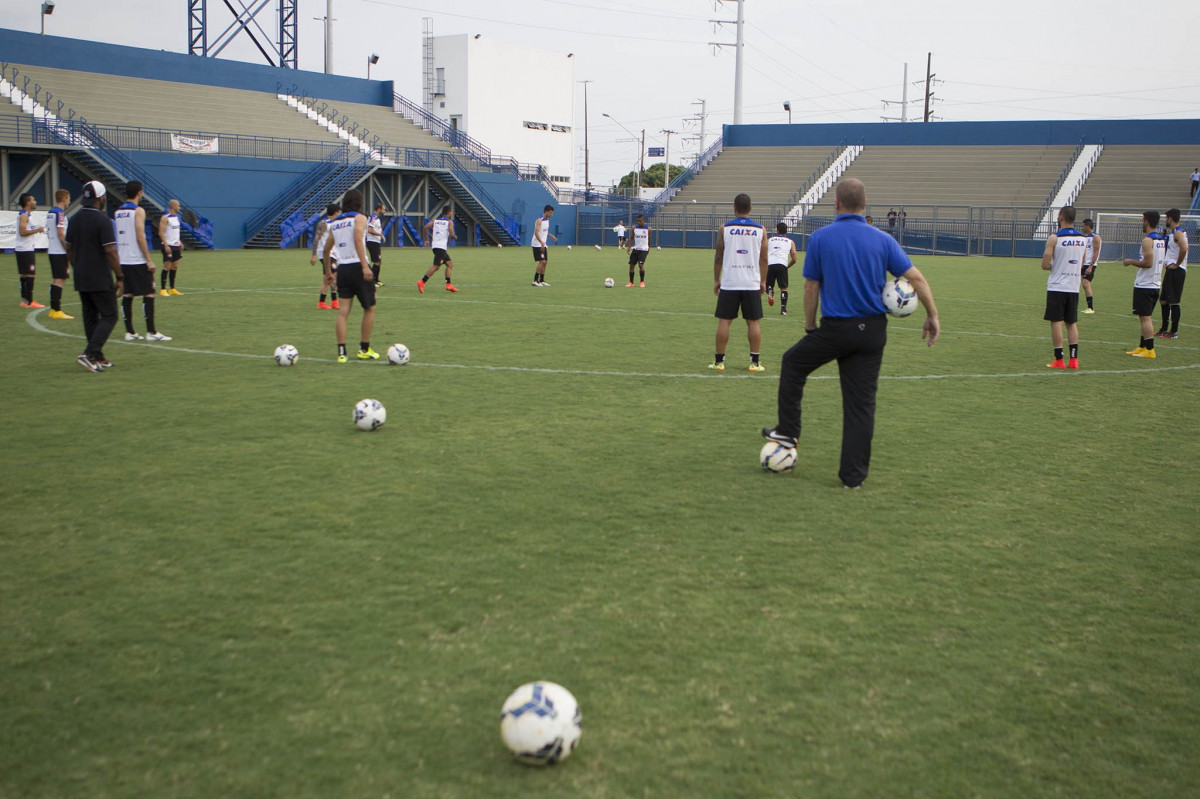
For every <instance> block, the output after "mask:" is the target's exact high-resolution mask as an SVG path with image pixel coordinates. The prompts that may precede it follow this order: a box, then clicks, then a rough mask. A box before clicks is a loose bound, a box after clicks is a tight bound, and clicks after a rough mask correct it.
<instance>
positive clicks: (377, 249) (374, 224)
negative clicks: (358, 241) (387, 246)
mask: <svg viewBox="0 0 1200 799" xmlns="http://www.w3.org/2000/svg"><path fill="white" fill-rule="evenodd" d="M382 214H383V203H375V211H374V212H373V213H372V214H371V216H370V218H369V219H367V255H369V256H371V271H372V272H373V273H374V274H375V288H383V284H382V283H380V282H379V271H380V270H381V269H383V220H382V219H381V218H380V216H382Z"/></svg>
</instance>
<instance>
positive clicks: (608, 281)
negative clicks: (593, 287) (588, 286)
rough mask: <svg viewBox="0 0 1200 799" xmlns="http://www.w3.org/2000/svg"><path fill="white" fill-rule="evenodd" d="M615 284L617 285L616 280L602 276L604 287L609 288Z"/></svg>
mask: <svg viewBox="0 0 1200 799" xmlns="http://www.w3.org/2000/svg"><path fill="white" fill-rule="evenodd" d="M615 285H617V281H615V280H613V279H612V278H611V277H606V278H604V288H606V289H610V288H612V287H613V286H615Z"/></svg>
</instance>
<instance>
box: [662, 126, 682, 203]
mask: <svg viewBox="0 0 1200 799" xmlns="http://www.w3.org/2000/svg"><path fill="white" fill-rule="evenodd" d="M659 133H665V134H667V149H666V150H665V151H664V152H665V154H666V156H667V171H666V173H665V174H664V175H663V188H664V189H665V188H667V187H668V186H670V185H671V134H672V133H678V131H674V130H660V131H659Z"/></svg>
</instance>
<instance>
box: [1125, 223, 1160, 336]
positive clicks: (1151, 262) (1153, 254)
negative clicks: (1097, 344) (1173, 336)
mask: <svg viewBox="0 0 1200 799" xmlns="http://www.w3.org/2000/svg"><path fill="white" fill-rule="evenodd" d="M1142 232H1143V233H1145V234H1146V237H1145V238H1144V239H1142V257H1141V258H1125V259H1124V260H1122V261H1121V263H1122V264H1123V265H1125V266H1136V267H1137V268H1138V271H1137V276H1136V277H1134V279H1133V312H1134V313H1135V314H1137V317H1138V321H1140V322H1141V327H1142V338H1141V343H1140V344H1139V345H1138V346H1137V347H1135V348H1134V349H1132V350H1130V351H1129V352H1127V353H1125V354H1126V355H1133V356H1136V357H1138V358H1157V357H1158V355H1156V354H1155V353H1154V318H1153V317H1154V303H1156V302H1158V292H1159V289H1160V288H1161V287H1162V273H1163V262H1164V261H1165V260H1166V257H1167V237H1166V236H1164V235H1163V234H1161V233H1159V232H1158V211H1147V212H1146V213H1144V214H1142Z"/></svg>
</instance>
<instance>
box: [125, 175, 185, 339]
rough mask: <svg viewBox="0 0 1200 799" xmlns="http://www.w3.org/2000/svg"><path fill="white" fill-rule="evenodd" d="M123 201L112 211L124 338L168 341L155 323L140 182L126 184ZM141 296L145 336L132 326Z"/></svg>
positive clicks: (152, 273) (151, 273)
mask: <svg viewBox="0 0 1200 799" xmlns="http://www.w3.org/2000/svg"><path fill="white" fill-rule="evenodd" d="M125 197H126V200H125V203H124V204H123V205H121V206H120V207H119V208H117V210H116V213H114V214H113V228H114V229H115V230H116V232H117V255H118V256H119V257H120V260H121V274H122V276H123V277H124V280H123V282H122V283H121V310H122V311H123V312H124V314H125V340H126V341H143V340H145V341H170V340H171V337H170V336H165V335H163V334H162V333H160V332H158V327H157V326H155V324H154V262H153V261H151V260H150V247H149V246H147V244H146V209H145V208H143V207H142V206H141V205H140V204H139V203H141V201H142V182H141V181H140V180H131V181H129V182H128V183H126V184H125ZM135 296H136V297H141V298H142V315H143V316H145V317H146V335H145V336H144V337H143V336H141V335H139V334H138V333H137V332H136V331H135V330H134V329H133V298H134V297H135Z"/></svg>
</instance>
